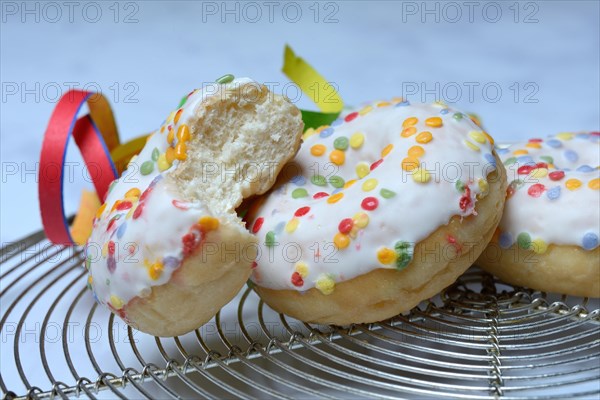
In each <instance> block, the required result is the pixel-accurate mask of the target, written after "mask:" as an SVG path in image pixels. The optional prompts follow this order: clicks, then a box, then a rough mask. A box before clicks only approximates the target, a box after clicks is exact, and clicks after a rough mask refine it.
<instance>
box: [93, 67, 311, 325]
mask: <svg viewBox="0 0 600 400" xmlns="http://www.w3.org/2000/svg"><path fill="white" fill-rule="evenodd" d="M232 79H233V77H231V76H230V77H229V78H225V79H223V80H222V81H229V82H227V83H222V84H213V85H207V86H205V87H204V88H202V89H198V90H195V91H193V92H191V93H190V94H189V95H188V96H187V98H186V99H185V103H184V104H182V105H180V107H179V108H178V109H176V110H175V111H173V112H172V113H171V114H170V115H169V116H168V118H167V119H166V120H165V121H164V122H163V124H162V126H161V127H160V128H159V129H158V130H157V131H155V132H154V133H153V134H152V135H151V136H150V137H149V139H148V141H147V143H146V145H145V147H144V149H143V150H142V151H141V152H140V154H139V155H138V156H137V157H136V158H135V159H133V160H132V161H131V162H130V163H129V165H128V167H127V170H125V171H124V173H123V174H122V175H121V177H120V178H119V179H117V180H116V181H114V182H113V183H112V184H111V185H110V188H109V192H108V195H107V197H106V200H105V202H104V204H103V205H102V206H101V208H100V209H99V210H98V212H97V215H96V218H95V220H94V224H93V232H92V235H91V237H90V239H89V241H88V243H87V244H86V247H85V265H86V268H87V269H88V270H89V277H88V286H89V287H90V288H91V289H92V291H93V293H94V296H95V298H96V300H97V301H98V302H99V303H100V304H105V305H107V306H108V307H109V308H110V310H111V311H112V312H113V313H115V314H117V315H118V316H120V317H121V318H123V319H124V320H125V322H127V323H128V324H129V325H131V326H132V327H134V328H137V329H139V330H141V331H143V332H146V333H150V334H153V335H156V336H176V335H181V334H184V333H186V332H189V331H191V330H193V329H196V328H198V327H199V326H201V325H202V324H203V323H205V322H207V321H208V320H209V319H210V318H212V317H213V316H214V315H215V313H216V312H217V311H218V310H219V309H220V308H221V307H222V306H223V305H225V304H226V303H227V302H229V301H230V300H231V299H232V298H233V297H234V296H235V294H236V293H237V292H238V291H239V289H240V288H241V287H242V286H243V285H244V283H245V282H246V280H247V279H248V276H249V275H250V271H251V266H252V264H253V262H254V258H255V256H256V244H255V242H256V238H255V237H254V236H253V235H251V234H250V233H249V232H248V231H247V230H245V229H244V226H243V223H242V221H241V220H240V219H239V218H238V217H237V215H236V212H235V209H236V207H238V206H239V205H240V203H241V202H242V200H243V199H244V198H246V197H249V196H252V195H255V194H261V193H264V192H265V191H267V190H268V189H269V188H270V187H271V186H272V184H273V183H274V182H275V178H276V176H277V174H278V173H279V170H280V169H281V168H282V167H283V165H284V164H285V163H286V162H287V161H289V160H290V159H291V158H292V157H293V156H294V154H295V153H296V151H297V150H298V147H299V146H300V141H301V137H302V130H303V123H302V119H301V115H300V112H299V110H298V109H297V108H296V107H295V106H293V105H292V104H291V103H290V102H289V101H287V100H286V99H284V98H283V97H281V96H277V95H274V94H273V93H270V92H269V91H268V90H267V89H266V87H265V86H263V85H260V84H258V83H256V82H254V81H252V80H250V79H247V78H244V79H236V80H233V81H231V80H232Z"/></svg>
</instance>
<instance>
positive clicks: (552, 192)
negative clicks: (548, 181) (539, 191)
mask: <svg viewBox="0 0 600 400" xmlns="http://www.w3.org/2000/svg"><path fill="white" fill-rule="evenodd" d="M546 197H548V199H550V200H556V199H558V198H559V197H560V186H555V187H553V188H551V189H548V191H547V192H546Z"/></svg>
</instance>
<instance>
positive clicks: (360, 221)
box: [352, 199, 370, 229]
mask: <svg viewBox="0 0 600 400" xmlns="http://www.w3.org/2000/svg"><path fill="white" fill-rule="evenodd" d="M365 200H366V199H365ZM352 220H353V221H354V225H356V227H357V228H359V229H363V228H365V227H366V226H367V225H369V220H370V219H369V216H368V215H367V214H366V213H364V212H358V213H356V214H354V217H352Z"/></svg>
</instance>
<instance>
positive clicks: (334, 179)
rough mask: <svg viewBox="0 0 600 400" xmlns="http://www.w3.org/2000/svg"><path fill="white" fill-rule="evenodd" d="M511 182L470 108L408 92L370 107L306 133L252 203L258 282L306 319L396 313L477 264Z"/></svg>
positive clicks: (273, 299)
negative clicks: (412, 97) (410, 97)
mask: <svg viewBox="0 0 600 400" xmlns="http://www.w3.org/2000/svg"><path fill="white" fill-rule="evenodd" d="M497 162H498V163H497ZM505 189H506V180H505V177H504V168H503V167H502V164H501V163H499V159H498V158H497V156H496V155H495V153H494V150H493V139H492V138H491V137H490V136H489V135H488V134H487V133H485V132H483V131H482V130H481V128H479V127H478V126H477V125H476V124H474V123H473V122H472V121H471V120H470V119H469V118H468V116H467V115H466V114H463V113H461V112H457V111H453V110H451V109H450V108H448V107H447V106H445V105H443V104H441V103H435V104H431V105H426V104H415V105H411V104H410V103H409V102H408V101H402V100H401V99H395V100H393V101H390V102H379V103H375V104H372V105H368V106H366V107H365V108H363V109H361V110H360V111H356V112H352V113H350V114H348V115H346V116H345V117H344V118H343V119H339V120H337V121H335V122H333V123H332V124H331V126H328V127H322V128H319V129H318V130H316V131H312V132H307V133H305V135H304V144H303V145H302V147H301V148H300V151H299V152H298V154H297V156H296V158H295V159H294V161H293V162H292V163H290V164H288V165H287V166H286V167H285V168H284V169H283V171H282V173H281V175H280V178H278V183H276V185H275V186H274V188H273V189H272V191H271V192H270V193H269V194H268V195H266V196H263V197H261V198H260V199H259V200H258V201H257V202H256V203H254V204H253V205H252V207H251V209H250V211H249V214H248V216H247V221H248V226H249V227H250V229H251V231H252V232H253V233H254V234H256V235H257V236H258V237H259V238H260V239H261V243H260V247H259V252H258V256H257V264H256V266H255V268H254V269H253V274H252V276H251V279H252V281H253V282H254V283H255V287H256V290H257V292H258V293H259V295H260V296H261V297H262V299H263V300H264V301H265V302H266V303H267V304H268V305H269V306H271V307H272V308H273V309H274V310H276V311H278V312H282V313H285V314H288V315H290V316H292V317H295V318H297V319H300V320H303V321H307V322H315V323H326V324H337V325H346V324H350V323H366V322H373V321H380V320H383V319H386V318H390V317H392V316H394V315H397V314H398V313H401V312H404V311H407V310H410V309H411V308H413V307H414V306H415V305H417V304H418V303H419V302H420V301H421V300H423V299H426V298H429V297H431V296H434V295H435V294H436V293H438V292H439V291H440V290H442V289H443V288H445V287H447V286H448V285H450V284H452V283H453V282H454V281H455V280H456V278H457V277H458V276H459V275H460V274H462V273H463V272H464V271H465V270H466V269H467V268H468V267H469V266H470V265H471V264H472V263H473V262H474V261H475V259H476V258H477V257H478V256H479V254H480V253H481V252H482V251H483V249H484V248H485V246H486V245H487V243H488V241H489V240H490V238H491V236H492V234H493V232H494V230H495V229H496V226H497V224H498V222H499V220H500V217H501V214H502V208H503V205H504V193H505Z"/></svg>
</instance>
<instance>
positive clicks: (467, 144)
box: [463, 140, 481, 151]
mask: <svg viewBox="0 0 600 400" xmlns="http://www.w3.org/2000/svg"><path fill="white" fill-rule="evenodd" d="M463 143H464V144H465V145H466V146H467V147H468V148H469V149H471V150H473V151H479V150H481V149H480V148H479V146H477V145H476V144H473V143H471V142H469V141H468V140H464V141H463Z"/></svg>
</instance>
